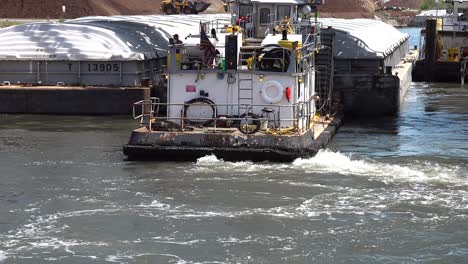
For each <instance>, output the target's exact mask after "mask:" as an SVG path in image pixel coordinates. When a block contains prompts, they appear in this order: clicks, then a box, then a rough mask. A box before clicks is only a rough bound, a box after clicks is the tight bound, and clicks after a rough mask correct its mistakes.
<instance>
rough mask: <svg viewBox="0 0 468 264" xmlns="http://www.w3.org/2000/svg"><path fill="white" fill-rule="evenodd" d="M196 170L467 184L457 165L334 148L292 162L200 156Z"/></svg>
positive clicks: (467, 181)
mask: <svg viewBox="0 0 468 264" xmlns="http://www.w3.org/2000/svg"><path fill="white" fill-rule="evenodd" d="M196 165H197V168H195V169H196V170H199V171H207V172H208V171H212V170H216V171H219V170H222V171H231V170H236V169H239V168H242V170H236V171H242V172H249V173H252V172H262V171H271V170H272V169H274V171H275V172H281V171H284V172H285V173H288V174H289V173H291V169H293V170H296V173H306V174H308V173H326V174H340V175H355V176H366V177H377V178H379V179H380V180H383V181H390V182H392V181H402V182H429V183H431V182H434V183H437V182H441V183H458V184H462V185H466V184H468V180H467V179H465V178H464V177H462V174H463V173H462V172H461V169H460V167H458V166H446V165H440V164H437V163H435V162H414V163H409V162H408V163H406V164H405V163H403V164H401V165H396V164H388V163H382V162H379V161H375V160H372V159H362V158H354V157H353V156H352V155H351V154H343V153H340V152H334V151H331V150H320V151H319V152H318V153H317V155H316V156H315V157H312V158H308V159H302V158H299V159H296V160H295V161H294V162H293V163H292V164H273V163H252V162H246V161H244V162H225V161H223V160H222V159H218V158H216V156H214V155H210V156H205V157H202V158H200V159H198V161H197V163H196Z"/></svg>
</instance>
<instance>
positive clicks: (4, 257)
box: [0, 250, 7, 263]
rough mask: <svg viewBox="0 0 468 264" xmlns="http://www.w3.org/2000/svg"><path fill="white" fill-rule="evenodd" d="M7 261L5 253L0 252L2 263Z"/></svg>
mask: <svg viewBox="0 0 468 264" xmlns="http://www.w3.org/2000/svg"><path fill="white" fill-rule="evenodd" d="M6 259H7V256H6V254H5V251H1V250H0V263H1V262H3V261H4V260H6Z"/></svg>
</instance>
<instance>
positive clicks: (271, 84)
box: [260, 81, 284, 104]
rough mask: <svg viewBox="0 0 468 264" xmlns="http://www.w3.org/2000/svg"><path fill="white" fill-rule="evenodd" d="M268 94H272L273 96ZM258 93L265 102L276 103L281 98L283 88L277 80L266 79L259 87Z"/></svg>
mask: <svg viewBox="0 0 468 264" xmlns="http://www.w3.org/2000/svg"><path fill="white" fill-rule="evenodd" d="M269 90H272V92H267V91H269ZM270 94H273V96H271V95H270ZM260 95H261V96H262V98H263V100H265V101H266V102H267V103H270V104H276V103H278V102H279V101H281V99H283V95H284V88H283V86H282V85H281V83H279V82H278V81H268V82H266V83H265V84H263V85H262V87H261V88H260Z"/></svg>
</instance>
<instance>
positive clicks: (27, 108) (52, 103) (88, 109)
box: [0, 86, 150, 115]
mask: <svg viewBox="0 0 468 264" xmlns="http://www.w3.org/2000/svg"><path fill="white" fill-rule="evenodd" d="M149 96H150V88H147V87H135V88H102V87H101V88H81V87H13V86H0V113H3V114H19V113H21V114H64V115H65V114H67V115H75V114H89V115H100V114H130V113H131V112H132V105H133V103H134V102H136V101H139V100H143V99H145V98H149Z"/></svg>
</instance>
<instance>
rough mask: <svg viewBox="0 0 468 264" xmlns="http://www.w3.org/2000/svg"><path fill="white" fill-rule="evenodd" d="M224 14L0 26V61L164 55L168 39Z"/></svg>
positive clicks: (221, 19)
mask: <svg viewBox="0 0 468 264" xmlns="http://www.w3.org/2000/svg"><path fill="white" fill-rule="evenodd" d="M208 21H218V22H219V23H220V24H219V26H221V23H222V24H223V25H224V24H225V23H229V21H230V16H229V15H228V14H219V15H173V16H165V15H159V16H156V15H155V16H114V17H84V18H79V19H74V20H69V21H67V22H66V23H32V24H25V25H19V26H13V27H8V28H4V29H0V39H1V40H2V41H1V42H0V60H15V61H18V60H50V61H67V60H68V61H85V60H86V61H135V60H137V61H142V60H148V59H153V58H159V57H165V56H166V55H167V47H168V45H169V38H170V37H171V36H172V35H174V34H176V33H177V34H179V36H180V38H181V39H182V38H185V37H186V36H187V35H188V34H189V33H193V34H198V32H199V24H200V22H208Z"/></svg>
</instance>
